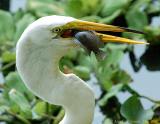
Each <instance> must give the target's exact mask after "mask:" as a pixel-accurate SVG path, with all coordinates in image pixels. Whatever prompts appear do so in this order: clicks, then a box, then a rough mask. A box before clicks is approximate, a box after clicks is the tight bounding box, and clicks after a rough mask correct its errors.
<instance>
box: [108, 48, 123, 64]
mask: <svg viewBox="0 0 160 124" xmlns="http://www.w3.org/2000/svg"><path fill="white" fill-rule="evenodd" d="M123 55H124V53H123V51H121V50H114V51H112V52H111V53H110V54H109V55H108V57H107V58H106V60H107V61H106V63H105V65H106V66H111V65H113V66H116V65H117V64H118V63H119V62H120V60H121V59H122V57H123Z"/></svg>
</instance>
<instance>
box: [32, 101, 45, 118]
mask: <svg viewBox="0 0 160 124" xmlns="http://www.w3.org/2000/svg"><path fill="white" fill-rule="evenodd" d="M32 111H33V112H34V113H35V114H36V115H37V116H36V118H35V119H37V118H40V117H41V116H42V115H44V114H45V113H46V112H47V103H45V102H44V101H37V103H36V105H35V106H34V107H33V109H32Z"/></svg>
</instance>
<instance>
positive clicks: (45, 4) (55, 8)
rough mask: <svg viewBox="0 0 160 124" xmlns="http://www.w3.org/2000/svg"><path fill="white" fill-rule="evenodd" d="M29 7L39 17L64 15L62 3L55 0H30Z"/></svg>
mask: <svg viewBox="0 0 160 124" xmlns="http://www.w3.org/2000/svg"><path fill="white" fill-rule="evenodd" d="M27 9H28V10H30V11H32V12H33V13H34V14H35V15H36V16H37V17H43V16H48V15H64V9H63V7H62V6H61V3H60V2H56V1H53V0H45V1H44V0H28V6H27Z"/></svg>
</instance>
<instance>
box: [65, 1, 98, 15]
mask: <svg viewBox="0 0 160 124" xmlns="http://www.w3.org/2000/svg"><path fill="white" fill-rule="evenodd" d="M98 2H99V1H98V0H87V1H86V0H67V1H65V2H64V4H65V12H66V14H67V15H69V16H73V17H76V18H80V17H83V16H87V15H91V14H92V13H94V10H95V8H96V6H97V5H98Z"/></svg>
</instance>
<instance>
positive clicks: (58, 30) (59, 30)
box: [52, 27, 62, 33]
mask: <svg viewBox="0 0 160 124" xmlns="http://www.w3.org/2000/svg"><path fill="white" fill-rule="evenodd" d="M61 31H62V29H61V28H59V27H57V28H54V29H53V30H52V32H54V33H58V32H61Z"/></svg>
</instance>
